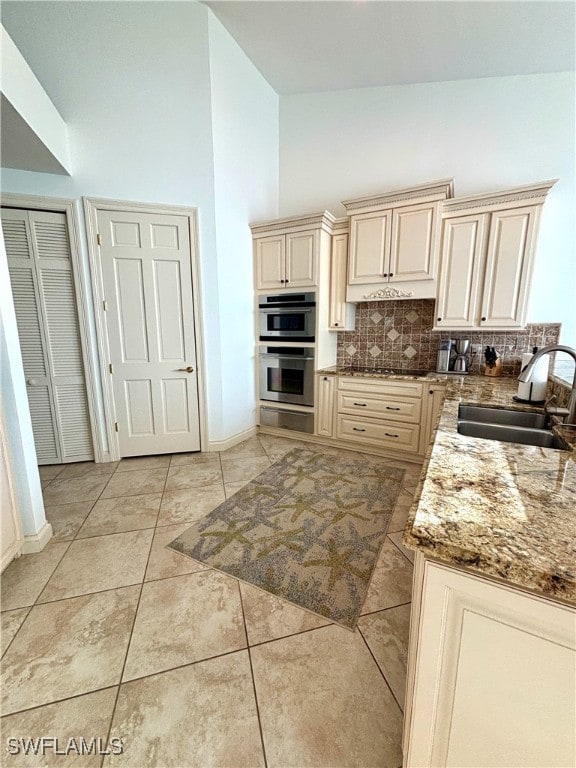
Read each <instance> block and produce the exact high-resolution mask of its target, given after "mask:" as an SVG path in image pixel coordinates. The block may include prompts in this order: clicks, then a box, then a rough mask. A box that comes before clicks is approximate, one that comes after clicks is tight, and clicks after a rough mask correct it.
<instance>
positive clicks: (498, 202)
mask: <svg viewBox="0 0 576 768" xmlns="http://www.w3.org/2000/svg"><path fill="white" fill-rule="evenodd" d="M557 181H558V179H552V180H551V181H542V182H539V183H537V184H529V185H527V186H524V187H513V188H511V189H503V190H501V191H499V192H486V193H484V194H481V195H469V196H467V197H455V198H452V199H451V200H446V201H445V202H444V203H443V205H442V215H443V216H451V215H454V213H456V212H457V211H458V212H460V211H467V212H472V210H478V211H480V210H482V209H484V210H491V209H494V208H502V207H510V208H513V207H521V206H524V205H527V204H528V205H541V204H543V203H544V200H545V199H546V195H547V194H548V192H549V191H550V190H551V189H552V187H553V186H554V184H556V182H557Z"/></svg>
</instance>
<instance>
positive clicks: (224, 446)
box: [208, 426, 256, 452]
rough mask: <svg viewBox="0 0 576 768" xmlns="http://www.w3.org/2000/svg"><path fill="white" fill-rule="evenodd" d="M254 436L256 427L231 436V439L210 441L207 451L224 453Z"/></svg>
mask: <svg viewBox="0 0 576 768" xmlns="http://www.w3.org/2000/svg"><path fill="white" fill-rule="evenodd" d="M255 434H256V426H253V427H250V428H249V429H245V430H244V432H238V434H236V435H232V437H228V438H227V439H226V440H211V441H210V443H209V444H208V450H209V451H210V452H212V451H226V450H228V448H234V446H235V445H238V443H242V442H244V440H248V438H250V437H254V435H255Z"/></svg>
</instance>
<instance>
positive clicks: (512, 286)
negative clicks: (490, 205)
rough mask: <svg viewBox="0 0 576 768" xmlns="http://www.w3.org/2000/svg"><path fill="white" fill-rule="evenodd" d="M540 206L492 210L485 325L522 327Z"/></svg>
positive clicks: (485, 295)
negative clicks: (493, 211)
mask: <svg viewBox="0 0 576 768" xmlns="http://www.w3.org/2000/svg"><path fill="white" fill-rule="evenodd" d="M539 214H540V208H537V207H527V208H514V209H511V210H508V211H498V212H496V213H493V214H491V220H490V238H489V241H488V252H487V257H486V275H485V278H484V290H483V294H482V313H481V327H482V328H490V327H496V328H521V327H522V326H523V325H524V322H525V318H526V305H527V301H528V291H529V287H530V280H531V277H532V266H533V255H534V249H535V242H536V227H537V223H538V218H539Z"/></svg>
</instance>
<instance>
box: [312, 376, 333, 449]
mask: <svg viewBox="0 0 576 768" xmlns="http://www.w3.org/2000/svg"><path fill="white" fill-rule="evenodd" d="M335 386H336V377H335V376H318V377H317V379H316V434H317V435H323V436H324V437H332V433H333V428H334V427H333V424H334V393H335Z"/></svg>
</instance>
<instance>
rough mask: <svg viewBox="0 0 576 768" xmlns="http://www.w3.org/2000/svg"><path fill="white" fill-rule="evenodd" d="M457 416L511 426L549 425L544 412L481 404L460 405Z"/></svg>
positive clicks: (536, 426)
mask: <svg viewBox="0 0 576 768" xmlns="http://www.w3.org/2000/svg"><path fill="white" fill-rule="evenodd" d="M458 418H459V419H461V420H462V421H477V422H480V423H481V424H506V425H508V426H512V427H535V428H536V429H546V428H547V427H548V426H549V419H548V417H547V416H546V414H544V413H528V412H525V411H513V410H510V409H507V408H489V407H487V406H482V405H461V406H460V407H459V408H458Z"/></svg>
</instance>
